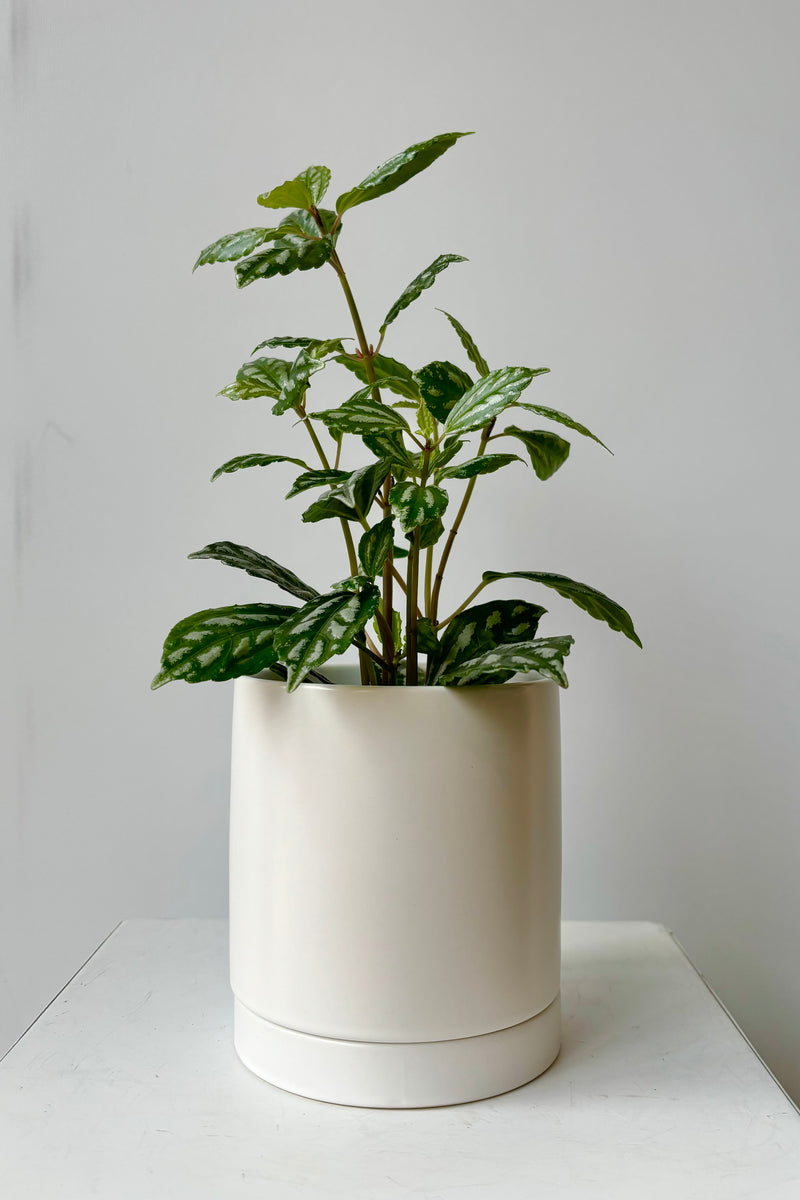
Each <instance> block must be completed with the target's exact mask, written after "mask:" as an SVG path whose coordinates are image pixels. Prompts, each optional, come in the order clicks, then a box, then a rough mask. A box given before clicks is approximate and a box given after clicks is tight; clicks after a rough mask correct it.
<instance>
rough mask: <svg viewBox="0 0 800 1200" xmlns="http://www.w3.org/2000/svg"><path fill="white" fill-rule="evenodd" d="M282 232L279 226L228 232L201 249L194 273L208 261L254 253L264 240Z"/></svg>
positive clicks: (218, 261)
mask: <svg viewBox="0 0 800 1200" xmlns="http://www.w3.org/2000/svg"><path fill="white" fill-rule="evenodd" d="M281 232H282V231H281V229H280V227H279V228H277V229H261V228H253V229H240V230H239V232H238V233H226V234H225V236H224V237H221V238H217V240H216V241H215V242H212V243H211V245H210V246H206V248H205V250H201V251H200V255H199V257H198V259H197V262H196V263H195V264H194V266H193V267H192V274H194V272H195V271H196V270H197V268H198V267H203V266H206V265H207V264H208V263H220V262H234V261H235V260H236V259H238V258H244V256H245V255H246V254H252V252H253V251H254V250H255V249H256V248H257V247H258V246H263V244H264V242H269V241H272V240H273V238H277V237H280V236H281Z"/></svg>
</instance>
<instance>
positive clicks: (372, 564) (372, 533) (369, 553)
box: [358, 517, 394, 579]
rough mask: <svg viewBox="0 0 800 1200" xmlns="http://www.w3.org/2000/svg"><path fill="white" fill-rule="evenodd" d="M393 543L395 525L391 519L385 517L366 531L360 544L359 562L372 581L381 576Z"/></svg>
mask: <svg viewBox="0 0 800 1200" xmlns="http://www.w3.org/2000/svg"><path fill="white" fill-rule="evenodd" d="M393 543H394V523H393V521H392V518H391V517H384V518H383V520H382V521H378V522H377V524H375V525H373V526H372V528H371V529H368V530H367V531H366V533H365V534H364V535H363V536H362V538H361V541H360V542H359V543H358V561H359V562H360V563H361V566H362V568H363V570H364V574H365V575H369V576H370V578H371V579H374V578H375V576H376V575H380V573H381V571H382V570H383V564H384V563H385V562H386V559H387V558H388V557H389V554H390V552H391V549H392V545H393Z"/></svg>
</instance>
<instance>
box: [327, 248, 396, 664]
mask: <svg viewBox="0 0 800 1200" xmlns="http://www.w3.org/2000/svg"><path fill="white" fill-rule="evenodd" d="M330 261H331V266H332V267H333V269H334V271H335V272H336V274H337V276H338V278H339V283H340V284H341V286H342V291H343V292H344V296H345V300H346V301H347V307H348V308H349V310H350V316H351V317H352V319H353V328H354V329H355V331H356V337H357V338H358V344H359V347H360V349H361V357H362V360H363V363H364V370H365V372H366V375H367V380H368V381H369V382H370V383H371V384H372V395H373V398H374V399H375V400H376V401H377V402H378V403H380V402H381V393H380V389H379V387H378V384H377V381H376V378H375V364H374V362H373V352H372V348H371V347H370V345H369V343H368V341H367V335H366V333H365V332H364V325H363V322H362V320H361V315H360V313H359V311H358V306H357V304H356V302H355V297H354V296H353V292H352V289H351V287H350V283H349V281H348V278H347V276H346V275H345V272H344V267H343V266H342V262H341V259H340V258H339V255H338V254H337V253H336V251H335V250H334V251H333V253H332V254H331V259H330ZM391 489H392V477H391V475H387V477H386V479H385V481H384V485H383V508H384V511H385V512H388V511H389V492H390V491H391ZM354 573H355V572H354ZM395 575H397V577H398V579H401V576H400V575H399V574H398V572H397V571H396V570H395V567H394V553H393V551H392V550H390V551H389V555H388V557H387V559H386V562H385V563H384V566H383V580H382V584H383V594H382V597H381V613H382V615H383V618H384V621H383V624H381V634H382V650H383V657H384V659H385V660H386V663H387V664H388V663H393V662H394V656H395V649H396V648H395V644H394V634H393V632H392V604H393V596H392V592H393V580H394V576H395ZM379 624H380V622H379ZM389 676H390V668H389V666H388V665H385V666H384V667H383V669H382V675H381V683H383V684H384V685H388V684H389V683H390V678H389Z"/></svg>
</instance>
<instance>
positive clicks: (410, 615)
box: [406, 441, 431, 687]
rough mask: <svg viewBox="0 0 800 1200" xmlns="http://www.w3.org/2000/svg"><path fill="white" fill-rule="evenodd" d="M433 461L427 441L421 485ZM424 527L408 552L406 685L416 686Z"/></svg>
mask: <svg viewBox="0 0 800 1200" xmlns="http://www.w3.org/2000/svg"><path fill="white" fill-rule="evenodd" d="M430 461H431V443H430V441H426V442H425V449H424V450H423V452H422V465H421V475H420V487H425V484H426V482H427V479H428V467H429V465H430ZM421 541H422V529H421V527H420V526H419V525H418V526H417V527H416V529H415V530H414V538H413V541H412V543H411V548H410V550H409V554H408V595H407V597H406V599H407V606H406V614H407V615H406V686H407V687H416V686H417V684H418V683H419V660H418V657H417V654H418V652H417V621H418V619H419V607H418V604H417V594H418V592H419V558H420V542H421Z"/></svg>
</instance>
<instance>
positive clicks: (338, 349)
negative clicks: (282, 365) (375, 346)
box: [253, 337, 348, 358]
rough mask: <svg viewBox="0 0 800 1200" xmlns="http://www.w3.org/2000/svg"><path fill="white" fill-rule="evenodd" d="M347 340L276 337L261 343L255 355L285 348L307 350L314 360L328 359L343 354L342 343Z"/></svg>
mask: <svg viewBox="0 0 800 1200" xmlns="http://www.w3.org/2000/svg"><path fill="white" fill-rule="evenodd" d="M347 340H348V339H347V338H307V337H274V338H267V340H266V341H265V342H259V343H258V345H257V346H256V347H255V349H254V350H253V354H258V352H259V350H266V349H267V348H272V347H278V346H283V347H286V348H287V349H294V348H296V349H299V350H307V351H308V353H309V354H310V355H311V356H312V357H313V358H327V356H328V355H329V354H341V353H342V341H347Z"/></svg>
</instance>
